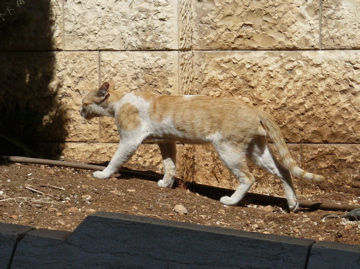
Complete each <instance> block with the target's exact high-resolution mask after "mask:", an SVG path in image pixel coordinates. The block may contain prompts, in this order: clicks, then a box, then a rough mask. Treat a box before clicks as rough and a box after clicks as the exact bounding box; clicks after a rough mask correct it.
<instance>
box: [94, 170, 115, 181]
mask: <svg viewBox="0 0 360 269" xmlns="http://www.w3.org/2000/svg"><path fill="white" fill-rule="evenodd" d="M93 176H94V177H96V178H100V179H104V178H108V177H110V176H111V175H108V174H106V173H104V171H96V172H94V173H93Z"/></svg>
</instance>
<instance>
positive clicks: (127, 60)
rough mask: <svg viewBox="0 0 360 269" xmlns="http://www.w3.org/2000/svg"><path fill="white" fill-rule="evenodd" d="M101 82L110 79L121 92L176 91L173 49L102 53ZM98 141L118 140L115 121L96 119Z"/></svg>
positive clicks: (175, 57)
mask: <svg viewBox="0 0 360 269" xmlns="http://www.w3.org/2000/svg"><path fill="white" fill-rule="evenodd" d="M100 59H101V62H100V69H101V81H102V82H103V81H106V80H108V79H111V78H112V79H113V80H114V81H115V89H116V90H118V91H122V92H131V91H145V92H154V93H161V94H178V53H177V52H102V53H101V55H100ZM100 132H101V141H102V142H118V141H119V135H118V132H117V129H116V124H115V121H114V120H113V119H111V118H102V119H101V121H100Z"/></svg>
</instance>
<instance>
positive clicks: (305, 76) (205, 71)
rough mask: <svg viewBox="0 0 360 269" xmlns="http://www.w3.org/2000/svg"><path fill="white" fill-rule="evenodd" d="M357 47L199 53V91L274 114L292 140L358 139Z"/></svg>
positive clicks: (359, 75)
mask: <svg viewBox="0 0 360 269" xmlns="http://www.w3.org/2000/svg"><path fill="white" fill-rule="evenodd" d="M359 67H360V53H359V52H358V51H326V52H325V51H320V52H317V51H305V52H299V51H291V52H288V51H286V52H271V51H270V52H267V51H261V52H260V51H259V52H258V51H256V52H239V51H230V52H195V56H194V67H193V69H192V70H190V72H195V75H193V76H194V83H193V84H194V86H193V89H195V91H200V92H201V93H202V94H205V95H212V96H234V97H235V98H240V99H245V101H249V102H250V103H253V104H254V105H255V106H258V107H260V108H262V109H264V110H267V111H268V112H270V113H271V114H272V115H273V116H274V117H275V119H277V121H278V123H279V125H280V127H281V129H282V130H283V134H284V136H285V137H286V138H287V140H288V141H291V142H297V143H298V142H311V143H323V142H328V143H359V141H360V140H359V139H360V138H359V136H358V133H359V132H360V122H359V115H360V98H359V88H360V69H359Z"/></svg>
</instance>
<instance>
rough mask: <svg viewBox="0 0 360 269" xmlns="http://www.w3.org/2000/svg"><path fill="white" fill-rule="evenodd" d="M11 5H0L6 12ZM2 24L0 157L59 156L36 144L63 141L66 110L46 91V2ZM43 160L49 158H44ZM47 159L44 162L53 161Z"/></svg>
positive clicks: (49, 45) (49, 71) (50, 71)
mask: <svg viewBox="0 0 360 269" xmlns="http://www.w3.org/2000/svg"><path fill="white" fill-rule="evenodd" d="M9 2H11V1H2V2H1V3H0V12H4V10H5V12H6V8H7V7H6V6H5V5H7V4H8V3H9ZM12 2H14V3H15V4H14V5H15V6H13V7H14V9H13V10H11V16H7V17H6V18H5V21H0V154H2V155H28V156H40V152H51V155H55V154H56V155H59V154H61V150H62V149H61V148H57V149H53V148H51V149H47V150H40V144H39V142H40V141H41V142H44V141H45V142H50V141H64V139H65V137H66V135H67V132H66V130H65V129H64V126H65V123H66V121H67V119H66V116H65V111H64V110H63V109H62V107H61V105H60V103H59V101H57V99H56V98H57V92H58V90H59V87H58V86H57V85H52V86H50V83H51V81H52V79H53V75H54V68H55V66H54V65H55V55H54V52H53V50H54V49H55V48H54V44H53V41H52V36H53V33H52V28H53V24H54V19H53V16H52V14H51V11H50V0H40V1H29V0H25V1H22V2H25V4H24V5H22V6H21V7H19V8H16V2H17V1H12ZM46 155H47V156H46ZM49 155H50V154H45V155H44V156H43V157H54V156H49Z"/></svg>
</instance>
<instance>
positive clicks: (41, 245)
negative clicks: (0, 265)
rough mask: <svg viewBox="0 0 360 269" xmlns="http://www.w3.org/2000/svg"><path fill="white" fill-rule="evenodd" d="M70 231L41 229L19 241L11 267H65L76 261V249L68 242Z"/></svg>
mask: <svg viewBox="0 0 360 269" xmlns="http://www.w3.org/2000/svg"><path fill="white" fill-rule="evenodd" d="M69 235H70V232H64V231H52V230H46V229H39V230H34V231H30V232H28V233H27V234H26V235H25V237H24V238H23V239H22V240H21V241H20V242H19V243H18V246H17V248H16V252H15V255H14V259H13V261H12V264H11V267H10V268H24V269H25V268H39V267H41V268H64V267H69V265H70V264H71V261H73V262H75V261H76V249H75V250H73V248H72V247H71V246H70V245H68V244H66V241H65V240H66V239H67V238H68V236H69Z"/></svg>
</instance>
